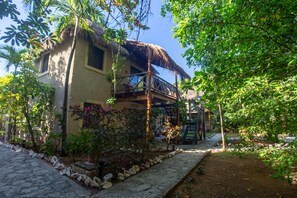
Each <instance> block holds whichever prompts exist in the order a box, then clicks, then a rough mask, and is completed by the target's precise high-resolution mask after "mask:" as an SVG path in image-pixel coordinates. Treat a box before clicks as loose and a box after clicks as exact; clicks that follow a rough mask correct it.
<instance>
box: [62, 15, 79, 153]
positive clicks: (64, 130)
mask: <svg viewBox="0 0 297 198" xmlns="http://www.w3.org/2000/svg"><path fill="white" fill-rule="evenodd" d="M78 23H79V19H78V17H76V21H75V27H74V34H73V40H72V46H71V51H70V55H69V59H68V63H67V67H66V76H65V88H64V100H63V107H62V111H63V112H62V123H61V128H62V148H61V155H62V156H65V154H66V153H65V148H64V147H65V144H66V138H67V110H68V87H69V86H68V84H69V75H70V70H71V64H72V60H73V56H74V51H75V48H76V37H77V29H78Z"/></svg>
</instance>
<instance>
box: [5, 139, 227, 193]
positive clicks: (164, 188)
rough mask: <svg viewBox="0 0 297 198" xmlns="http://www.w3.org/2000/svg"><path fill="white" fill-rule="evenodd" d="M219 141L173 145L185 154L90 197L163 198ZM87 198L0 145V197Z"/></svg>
mask: <svg viewBox="0 0 297 198" xmlns="http://www.w3.org/2000/svg"><path fill="white" fill-rule="evenodd" d="M220 138H221V136H220V135H219V134H216V135H215V136H213V137H212V138H211V139H209V140H206V141H204V142H201V143H199V144H198V145H180V146H177V148H182V149H184V150H185V151H184V152H183V153H181V154H178V155H175V156H174V157H172V158H169V159H166V160H165V161H163V162H162V163H159V164H157V165H155V166H153V167H151V168H149V169H147V170H145V171H142V172H140V173H138V174H137V175H135V176H133V177H130V178H128V179H127V180H125V182H120V183H117V184H115V185H114V186H113V187H112V188H110V189H107V190H102V191H100V192H99V193H97V194H94V195H92V197H107V198H120V197H127V198H128V197H129V198H132V197H137V198H140V197H149V198H153V197H163V196H164V195H166V193H167V192H169V191H170V190H171V189H172V188H173V187H174V186H175V185H176V184H177V183H178V182H180V181H181V180H182V179H183V178H184V177H185V176H186V175H187V174H188V173H189V172H190V171H191V170H192V169H193V168H194V167H195V166H196V165H197V163H198V162H199V161H200V160H201V159H202V158H203V157H204V156H205V155H206V154H207V150H208V149H211V148H213V147H214V145H215V144H216V143H217V142H218V141H219V140H220ZM90 196H91V195H90V192H89V191H87V190H86V189H84V188H83V187H81V186H80V185H78V184H77V183H75V182H74V181H72V180H71V179H69V178H67V177H66V176H60V174H59V172H58V171H57V170H55V169H54V168H53V167H52V166H51V165H49V164H47V163H46V162H45V161H43V160H40V159H37V158H31V157H29V156H28V154H26V153H22V152H16V151H14V150H11V149H9V148H6V147H4V146H2V145H1V144H0V198H6V197H7V198H10V197H14V198H18V197H59V198H60V197H65V198H67V197H71V198H72V197H90Z"/></svg>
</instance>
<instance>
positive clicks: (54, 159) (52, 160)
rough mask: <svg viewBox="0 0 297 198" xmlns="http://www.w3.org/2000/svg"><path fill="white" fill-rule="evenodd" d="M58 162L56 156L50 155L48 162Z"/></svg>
mask: <svg viewBox="0 0 297 198" xmlns="http://www.w3.org/2000/svg"><path fill="white" fill-rule="evenodd" d="M57 162H58V158H57V157H56V156H53V157H51V159H50V163H52V164H56V163H57Z"/></svg>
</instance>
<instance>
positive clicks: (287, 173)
mask: <svg viewBox="0 0 297 198" xmlns="http://www.w3.org/2000/svg"><path fill="white" fill-rule="evenodd" d="M260 157H261V158H262V159H263V161H264V163H265V164H266V165H268V166H270V167H271V168H272V169H273V170H275V171H276V173H274V174H273V177H275V178H284V179H286V180H287V181H288V182H290V183H291V182H292V167H293V166H296V164H297V142H295V143H292V144H291V145H290V146H289V147H283V148H279V147H270V148H266V149H263V150H262V151H261V154H260Z"/></svg>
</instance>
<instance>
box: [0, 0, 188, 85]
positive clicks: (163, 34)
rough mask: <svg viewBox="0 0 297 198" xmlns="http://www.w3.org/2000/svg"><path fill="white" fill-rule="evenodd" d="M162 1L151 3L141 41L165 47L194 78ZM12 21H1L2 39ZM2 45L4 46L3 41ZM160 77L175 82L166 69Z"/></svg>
mask: <svg viewBox="0 0 297 198" xmlns="http://www.w3.org/2000/svg"><path fill="white" fill-rule="evenodd" d="M13 2H14V3H16V4H17V6H18V9H19V10H20V11H23V10H24V7H23V4H22V3H21V2H22V1H21V0H14V1H13ZM161 4H162V0H152V1H151V11H152V14H153V15H152V16H151V17H150V18H149V21H148V26H149V27H150V29H149V30H147V31H144V32H141V34H140V37H139V40H140V41H143V42H145V43H152V44H156V45H159V46H161V47H163V48H164V49H165V50H166V51H167V53H168V54H169V55H170V56H171V57H172V59H173V60H174V61H175V62H176V63H177V64H178V65H180V66H181V67H182V68H183V69H184V70H185V71H186V72H187V73H188V74H189V75H190V76H193V73H194V72H193V70H194V69H193V68H189V67H188V66H187V64H186V59H185V58H183V57H182V53H184V51H185V50H184V49H182V48H181V46H180V44H179V43H178V41H177V39H173V38H172V32H171V29H172V27H173V26H174V23H173V22H172V20H171V19H170V17H167V18H163V17H161V15H160V11H161ZM10 23H11V20H9V19H7V18H5V19H3V20H1V26H0V37H1V36H2V35H3V33H4V31H5V28H6V27H8V26H10ZM0 44H4V42H3V41H2V40H1V41H0ZM4 66H5V61H4V60H1V59H0V76H2V75H4V74H5V70H4ZM158 71H159V72H160V75H161V76H162V77H163V78H164V79H166V80H167V81H169V82H174V75H173V73H172V72H168V71H167V70H165V69H158Z"/></svg>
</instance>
